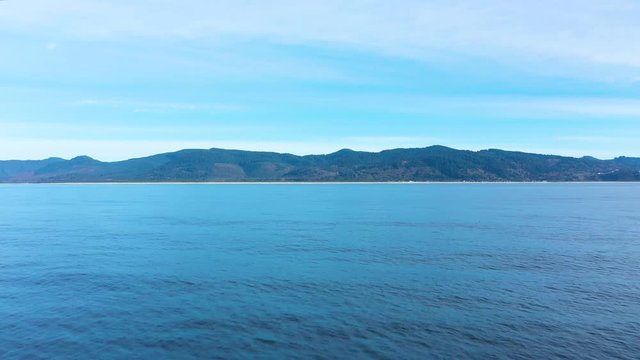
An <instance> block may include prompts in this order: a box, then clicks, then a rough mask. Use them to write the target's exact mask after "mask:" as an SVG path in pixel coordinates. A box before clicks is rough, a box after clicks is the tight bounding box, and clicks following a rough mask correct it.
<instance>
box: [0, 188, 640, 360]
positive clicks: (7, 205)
mask: <svg viewBox="0 0 640 360" xmlns="http://www.w3.org/2000/svg"><path fill="white" fill-rule="evenodd" d="M78 358H89V359H198V358H326V359H334V358H401V359H424V358H456V359H460V358H477V359H488V358H498V359H506V358H515V359H527V358H539V359H543V358H570V359H606V358H612V359H613V358H619V359H639V358H640V184H517V185H516V184H503V185H497V184H486V185H482V184H478V185H467V184H460V185H454V184H439V185H424V184H413V185H2V186H0V359H3V360H4V359H78Z"/></svg>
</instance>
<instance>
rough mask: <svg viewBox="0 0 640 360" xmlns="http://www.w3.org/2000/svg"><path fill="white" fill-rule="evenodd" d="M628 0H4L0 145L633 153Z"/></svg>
mask: <svg viewBox="0 0 640 360" xmlns="http://www.w3.org/2000/svg"><path fill="white" fill-rule="evenodd" d="M638 19H640V2H637V1H622V0H608V1H591V0H582V1H574V0H567V1H562V2H561V3H560V2H558V1H547V0H541V1H518V0H512V1H498V0H486V1H472V0H468V1H458V0H446V1H445V0H432V1H430V0H420V1H417V0H416V1H414V0H405V1H402V0H398V1H393V2H392V1H377V0H352V1H348V2H347V1H338V0H322V1H316V0H309V1H295V0H277V1H275V0H274V1H270V0H263V1H248V0H234V1H208V0H181V1H175V0H173V1H166V0H155V1H151V0H138V1H131V0H75V1H74V0H56V1H51V0H8V1H3V2H0V110H1V111H0V159H37V158H45V157H49V156H61V157H65V158H69V157H73V156H76V155H81V154H86V155H90V156H93V157H95V158H98V159H101V160H120V159H126V158H131V157H138V156H144V155H150V154H153V153H158V152H165V151H174V150H179V149H182V148H211V147H222V148H241V149H251V150H270V151H282V152H291V153H295V154H309V153H327V152H332V151H336V150H338V149H340V148H345V147H348V148H352V149H357V150H381V149H386V148H394V147H423V146H429V145H433V144H441V145H446V146H451V147H456V148H462V149H472V150H480V149H485V148H504V149H511V150H521V151H531V152H539V153H554V154H562V155H571V156H583V155H594V156H597V157H601V158H611V157H614V156H618V155H628V156H640V141H638V139H639V138H640V22H639V21H638Z"/></svg>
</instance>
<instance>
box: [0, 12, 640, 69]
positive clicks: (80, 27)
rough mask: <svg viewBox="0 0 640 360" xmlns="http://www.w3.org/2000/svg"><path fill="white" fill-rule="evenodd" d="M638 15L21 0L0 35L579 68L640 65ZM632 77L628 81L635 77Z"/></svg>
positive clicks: (1, 20)
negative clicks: (224, 43) (233, 44)
mask: <svg viewBox="0 0 640 360" xmlns="http://www.w3.org/2000/svg"><path fill="white" fill-rule="evenodd" d="M639 17H640V3H638V2H637V1H633V0H609V1H585V0H566V1H562V2H558V1H552V0H540V1H509V2H505V1H501V0H487V1H481V2H478V1H473V0H448V1H440V0H431V1H423V0H404V1H396V2H393V3H391V2H389V1H384V0H354V1H349V2H345V1H340V0H309V1H304V2H300V1H297V0H270V1H248V0H245V1H236V0H233V1H230V0H229V1H215V2H212V1H205V0H185V1H180V2H176V1H169V0H161V1H149V0H141V1H135V2H134V1H125V0H112V1H103V0H100V1H98V0H84V1H82V2H79V1H73V0H56V1H55V2H51V1H49V0H21V1H11V2H7V3H5V4H3V11H2V12H1V13H0V24H1V25H0V29H13V30H15V29H20V30H21V31H30V32H33V31H42V30H43V29H48V30H50V31H53V32H56V33H57V34H59V35H60V36H68V37H76V38H77V37H90V38H104V39H114V38H120V37H131V36H137V37H156V38H157V37H160V38H167V37H182V38H191V39H194V38H207V39H220V38H225V37H236V38H237V37H239V38H250V39H269V41H277V42H289V43H316V44H333V45H337V46H346V47H356V48H360V49H364V50H371V51H377V52H381V53H385V54H390V55H395V56H406V57H414V58H420V59H424V60H428V61H431V60H433V58H434V56H436V55H437V54H438V53H439V52H441V51H451V52H456V53H466V54H470V55H474V56H483V57H488V58H492V59H494V60H496V61H499V62H509V63H512V64H520V65H525V66H529V65H531V64H534V63H538V65H540V67H539V69H541V70H542V69H545V68H546V69H549V68H551V67H562V68H563V70H564V71H573V70H576V69H577V68H579V66H581V65H579V64H582V65H597V66H600V65H609V66H617V67H622V68H625V67H630V68H633V69H637V68H638V67H640V23H639V22H638V21H637V19H638V18H639ZM168 24H169V25H168ZM576 65H578V66H576ZM627 73H629V76H630V77H629V81H632V79H633V78H636V77H637V72H635V73H634V74H633V75H631V73H630V72H627ZM585 74H586V72H585Z"/></svg>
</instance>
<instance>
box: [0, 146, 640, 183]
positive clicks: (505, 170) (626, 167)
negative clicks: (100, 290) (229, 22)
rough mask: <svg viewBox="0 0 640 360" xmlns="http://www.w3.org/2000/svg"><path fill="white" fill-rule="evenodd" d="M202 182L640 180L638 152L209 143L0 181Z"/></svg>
mask: <svg viewBox="0 0 640 360" xmlns="http://www.w3.org/2000/svg"><path fill="white" fill-rule="evenodd" d="M207 181H221V182H225V181H229V182H230V181H239V182H243V181H247V182H248V181H257V182H260V181H264V182H266V181H269V182H271V181H273V182H281V181H293V182H316V181H317V182H325V181H326V182H347V181H354V182H373V181H375V182H392V181H495V182H498V181H515V182H518V181H640V158H631V157H618V158H615V159H612V160H599V159H595V158H593V157H582V158H573V157H564V156H556V155H539V154H530V153H523V152H516V151H505V150H497V149H489V150H481V151H468V150H456V149H452V148H448V147H444V146H437V145H436V146H430V147H426V148H412V149H393V150H385V151H381V152H375V153H374V152H363V151H353V150H348V149H343V150H340V151H338V152H335V153H332V154H327V155H306V156H297V155H292V154H282V153H275V152H257V151H242V150H224V149H216V148H214V149H208V150H204V149H203V150H181V151H177V152H172V153H164V154H158V155H153V156H148V157H143V158H137V159H130V160H125V161H117V162H102V161H98V160H95V159H92V158H90V157H88V156H79V157H76V158H73V159H71V160H64V159H60V158H49V159H45V160H27V161H22V160H9V161H0V182H1V183H60V182H207Z"/></svg>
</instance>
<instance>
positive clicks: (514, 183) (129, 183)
mask: <svg viewBox="0 0 640 360" xmlns="http://www.w3.org/2000/svg"><path fill="white" fill-rule="evenodd" d="M438 184H440V185H518V184H540V185H544V184H640V181H300V182H297V181H184V182H175V181H167V182H138V181H132V182H123V181H115V182H109V181H105V182H38V183H27V182H25V183H0V186H2V185H438Z"/></svg>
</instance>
